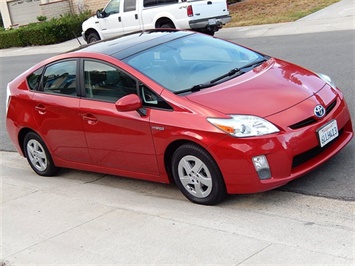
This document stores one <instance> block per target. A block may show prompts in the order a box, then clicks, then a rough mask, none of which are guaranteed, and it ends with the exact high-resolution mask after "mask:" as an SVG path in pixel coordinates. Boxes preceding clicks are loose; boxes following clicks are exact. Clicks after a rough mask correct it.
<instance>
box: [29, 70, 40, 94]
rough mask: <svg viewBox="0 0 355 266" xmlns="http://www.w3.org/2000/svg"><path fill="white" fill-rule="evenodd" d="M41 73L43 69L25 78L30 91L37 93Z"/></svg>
mask: <svg viewBox="0 0 355 266" xmlns="http://www.w3.org/2000/svg"><path fill="white" fill-rule="evenodd" d="M42 73H43V67H42V68H40V69H38V70H36V71H35V72H33V73H32V74H31V75H29V76H28V77H27V83H28V86H29V87H30V90H32V91H37V90H38V89H39V83H40V82H41V76H42Z"/></svg>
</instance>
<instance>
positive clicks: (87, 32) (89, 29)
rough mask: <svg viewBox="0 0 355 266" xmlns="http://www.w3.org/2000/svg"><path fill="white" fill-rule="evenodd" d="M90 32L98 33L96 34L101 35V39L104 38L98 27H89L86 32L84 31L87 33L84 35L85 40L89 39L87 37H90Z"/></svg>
mask: <svg viewBox="0 0 355 266" xmlns="http://www.w3.org/2000/svg"><path fill="white" fill-rule="evenodd" d="M90 33H96V34H97V35H98V36H99V37H100V39H101V40H102V36H101V34H100V32H99V31H98V30H97V29H94V28H88V29H87V30H86V31H85V33H84V35H85V36H84V37H85V41H87V39H88V37H89V35H90Z"/></svg>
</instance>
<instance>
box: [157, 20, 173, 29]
mask: <svg viewBox="0 0 355 266" xmlns="http://www.w3.org/2000/svg"><path fill="white" fill-rule="evenodd" d="M160 28H161V29H175V26H174V24H173V23H171V22H169V23H164V24H163V25H161V26H160Z"/></svg>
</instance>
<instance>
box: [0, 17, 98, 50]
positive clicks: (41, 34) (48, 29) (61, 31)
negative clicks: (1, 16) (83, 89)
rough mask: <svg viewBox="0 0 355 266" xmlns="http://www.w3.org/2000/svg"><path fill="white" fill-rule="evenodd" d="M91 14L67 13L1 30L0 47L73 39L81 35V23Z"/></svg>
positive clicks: (42, 43)
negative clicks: (58, 16)
mask: <svg viewBox="0 0 355 266" xmlns="http://www.w3.org/2000/svg"><path fill="white" fill-rule="evenodd" d="M90 16H91V13H90V12H89V11H88V12H85V13H82V14H79V15H72V14H65V15H61V17H60V18H53V19H51V20H48V21H47V20H44V21H42V22H40V23H31V24H28V25H27V26H23V27H20V28H18V29H11V30H7V31H0V49H2V48H9V47H21V46H29V45H47V44H55V43H60V42H64V41H67V40H70V39H73V38H75V37H77V36H80V34H81V24H82V23H83V21H84V20H86V19H87V18H88V17H90Z"/></svg>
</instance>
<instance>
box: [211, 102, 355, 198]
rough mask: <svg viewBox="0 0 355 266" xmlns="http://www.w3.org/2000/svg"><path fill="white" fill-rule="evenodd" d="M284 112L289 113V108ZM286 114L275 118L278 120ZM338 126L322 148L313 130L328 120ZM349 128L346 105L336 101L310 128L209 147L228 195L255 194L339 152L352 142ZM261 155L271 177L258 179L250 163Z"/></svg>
mask: <svg viewBox="0 0 355 266" xmlns="http://www.w3.org/2000/svg"><path fill="white" fill-rule="evenodd" d="M288 112H290V114H291V112H292V109H291V110H289V111H288ZM287 115H288V114H287V113H281V114H277V115H275V117H273V119H275V120H277V121H281V120H282V119H283V118H282V117H287ZM333 119H335V120H336V121H337V123H338V129H339V136H338V137H337V138H336V139H335V140H333V141H332V142H330V143H328V144H327V145H326V146H324V147H323V148H321V147H320V145H319V139H318V136H317V130H318V129H319V128H321V127H322V126H323V125H325V124H327V123H329V121H331V120H333ZM352 137H353V129H352V122H351V118H350V113H349V110H348V107H347V105H346V102H345V101H344V100H343V99H340V98H338V100H337V104H336V106H335V107H334V109H333V110H332V111H331V112H330V113H329V114H328V115H327V116H326V117H325V118H324V119H322V120H320V121H317V122H315V123H313V124H311V125H308V126H305V127H302V128H299V129H290V128H287V127H285V128H283V129H282V130H281V132H279V133H277V134H272V135H270V136H264V137H254V138H244V139H242V138H233V137H229V136H228V137H226V138H224V139H223V140H221V141H219V142H218V143H216V144H214V145H212V146H210V147H209V150H210V152H211V153H212V154H213V156H214V158H215V159H216V161H217V163H218V165H219V167H220V169H221V172H222V174H223V176H224V180H225V183H226V188H227V192H228V193H230V194H243V193H256V192H262V191H266V190H270V189H273V188H276V187H280V186H282V185H285V184H286V183H288V182H290V181H291V180H294V179H296V178H298V177H300V176H302V175H304V174H305V173H307V172H309V171H311V170H313V169H315V168H316V167H318V166H320V165H321V164H322V163H324V162H325V161H327V160H328V159H330V158H331V157H333V156H334V155H335V154H337V153H338V152H339V151H340V150H341V149H343V148H344V147H345V146H346V145H347V144H348V143H349V142H350V140H351V139H352ZM260 155H265V156H266V158H267V160H268V164H269V167H270V171H271V178H269V179H266V180H261V179H260V178H259V177H258V174H257V172H256V170H255V168H254V165H253V163H252V158H253V157H255V156H260Z"/></svg>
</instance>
